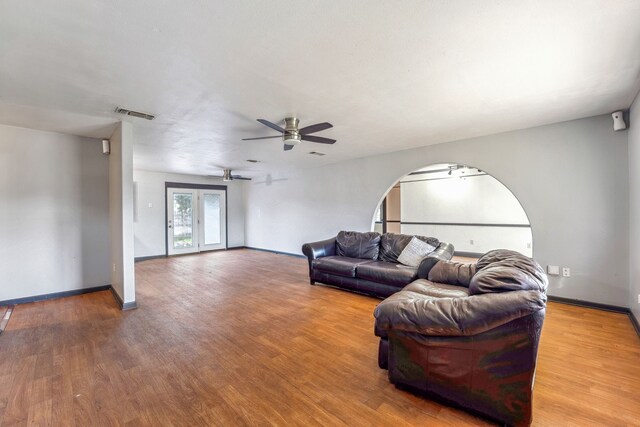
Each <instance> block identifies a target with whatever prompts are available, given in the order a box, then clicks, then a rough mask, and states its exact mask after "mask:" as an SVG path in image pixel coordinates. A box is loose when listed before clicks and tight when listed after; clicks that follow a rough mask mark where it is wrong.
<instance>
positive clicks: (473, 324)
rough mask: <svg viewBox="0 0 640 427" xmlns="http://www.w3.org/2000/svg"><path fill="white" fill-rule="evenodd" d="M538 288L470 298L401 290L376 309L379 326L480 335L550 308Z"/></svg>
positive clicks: (417, 331) (391, 328)
mask: <svg viewBox="0 0 640 427" xmlns="http://www.w3.org/2000/svg"><path fill="white" fill-rule="evenodd" d="M546 301H547V297H546V295H545V294H543V293H542V292H537V291H513V292H503V293H501V294H483V295H475V296H471V297H467V298H433V297H429V296H426V295H422V294H418V293H415V292H410V291H401V292H398V293H396V294H394V295H392V296H390V297H389V298H387V299H386V300H384V301H382V302H381V303H380V304H379V305H378V307H376V309H375V311H374V316H375V318H376V328H379V329H382V330H387V331H402V332H411V333H418V334H422V335H430V336H467V335H477V334H480V333H483V332H486V331H488V330H491V329H494V328H497V327H498V326H501V325H504V324H506V323H508V322H511V321H512V320H515V319H519V318H521V317H524V316H528V315H530V314H532V313H535V312H537V311H539V310H544V309H545V307H546Z"/></svg>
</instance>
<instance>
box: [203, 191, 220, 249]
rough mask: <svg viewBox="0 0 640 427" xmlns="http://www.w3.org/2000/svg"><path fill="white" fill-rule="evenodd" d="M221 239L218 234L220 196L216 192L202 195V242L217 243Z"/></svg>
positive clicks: (207, 243)
mask: <svg viewBox="0 0 640 427" xmlns="http://www.w3.org/2000/svg"><path fill="white" fill-rule="evenodd" d="M221 241H222V236H220V196H219V195H218V194H205V195H204V244H205V245H218V244H220V242H221Z"/></svg>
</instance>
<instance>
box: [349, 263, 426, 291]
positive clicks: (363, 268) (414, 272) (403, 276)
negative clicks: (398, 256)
mask: <svg viewBox="0 0 640 427" xmlns="http://www.w3.org/2000/svg"><path fill="white" fill-rule="evenodd" d="M356 277H358V278H359V279H365V280H371V281H372V282H378V283H384V284H385V285H392V286H398V287H403V286H406V285H408V284H409V283H411V282H413V281H414V280H415V279H416V278H417V277H418V269H417V268H416V267H408V266H406V265H402V264H396V263H392V262H384V261H368V262H365V263H363V264H360V265H358V268H357V270H356Z"/></svg>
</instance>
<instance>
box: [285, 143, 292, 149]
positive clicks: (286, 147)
mask: <svg viewBox="0 0 640 427" xmlns="http://www.w3.org/2000/svg"><path fill="white" fill-rule="evenodd" d="M292 149H293V145H287V144H284V151H289V150H292Z"/></svg>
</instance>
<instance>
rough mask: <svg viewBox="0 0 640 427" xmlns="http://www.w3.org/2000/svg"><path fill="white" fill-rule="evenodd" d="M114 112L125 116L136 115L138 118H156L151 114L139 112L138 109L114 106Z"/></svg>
mask: <svg viewBox="0 0 640 427" xmlns="http://www.w3.org/2000/svg"><path fill="white" fill-rule="evenodd" d="M116 113H118V114H124V115H125V116H133V117H138V118H140V119H146V120H153V119H155V118H156V116H154V115H153V114H147V113H141V112H140V111H133V110H127V109H126V108H122V107H116Z"/></svg>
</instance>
